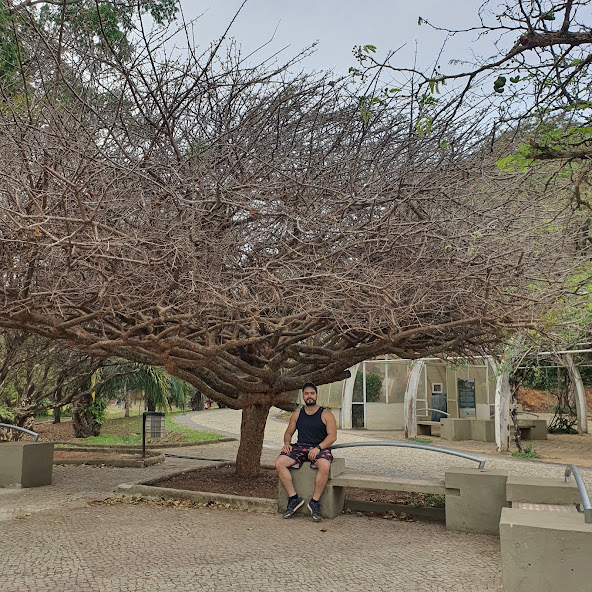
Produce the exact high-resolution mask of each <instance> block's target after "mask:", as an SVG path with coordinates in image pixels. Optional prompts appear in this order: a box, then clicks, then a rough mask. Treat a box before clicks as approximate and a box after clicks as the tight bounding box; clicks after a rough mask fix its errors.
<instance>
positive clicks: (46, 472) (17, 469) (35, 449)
mask: <svg viewBox="0 0 592 592" xmlns="http://www.w3.org/2000/svg"><path fill="white" fill-rule="evenodd" d="M52 476H53V442H2V443H0V487H16V488H19V487H39V486H41V485H50V484H51V480H52Z"/></svg>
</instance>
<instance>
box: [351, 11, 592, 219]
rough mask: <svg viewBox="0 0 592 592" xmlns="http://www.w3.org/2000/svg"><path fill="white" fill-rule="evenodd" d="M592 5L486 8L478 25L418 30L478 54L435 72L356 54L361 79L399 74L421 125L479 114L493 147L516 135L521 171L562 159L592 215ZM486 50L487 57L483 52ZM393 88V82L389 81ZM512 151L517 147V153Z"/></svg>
mask: <svg viewBox="0 0 592 592" xmlns="http://www.w3.org/2000/svg"><path fill="white" fill-rule="evenodd" d="M591 7H592V2H590V0H566V1H555V0H505V1H504V2H492V1H490V0H485V1H484V2H483V3H482V4H481V5H480V7H479V10H478V13H477V15H476V20H475V26H472V27H468V28H465V29H458V28H455V27H454V16H451V20H450V22H449V23H447V24H443V25H440V24H439V23H435V24H432V21H431V20H430V19H429V15H425V16H428V18H421V17H420V19H419V22H418V24H419V25H421V26H423V27H429V28H431V29H435V30H438V31H441V32H445V33H446V34H447V35H448V36H449V37H457V38H458V37H461V38H463V39H464V40H465V41H466V42H467V45H468V46H470V47H471V48H472V51H471V52H470V53H469V52H467V53H466V55H464V56H460V55H459V56H452V57H454V58H455V59H452V60H448V61H445V57H444V56H446V57H450V56H449V54H448V52H446V51H442V52H441V53H440V55H439V56H436V57H435V58H436V59H435V61H434V63H433V64H432V66H430V67H429V68H428V69H427V70H425V71H424V70H421V69H417V68H405V67H401V65H400V63H398V61H397V55H396V52H392V51H391V52H389V53H387V54H386V55H383V54H382V53H381V52H380V51H377V49H376V48H375V47H374V46H368V45H366V46H360V47H358V48H356V55H357V56H358V59H359V61H360V67H359V68H358V69H357V70H356V69H354V70H353V73H354V76H365V77H369V76H370V74H371V75H372V76H373V77H377V76H379V73H380V72H382V74H384V73H388V74H389V76H390V77H392V76H395V77H396V78H397V80H398V82H399V83H400V85H401V86H402V90H408V91H409V92H411V93H412V94H413V97H414V99H415V111H414V113H415V118H414V124H415V125H416V126H418V127H424V128H425V127H426V126H430V125H432V124H433V122H435V121H436V120H437V121H439V122H440V124H441V125H445V123H446V122H449V123H450V124H452V125H454V122H455V121H456V119H457V117H459V116H460V117H466V116H467V114H468V113H472V117H473V119H474V120H475V121H476V122H478V125H479V127H480V128H481V130H482V133H484V134H487V135H489V136H490V139H491V143H492V145H493V143H494V142H495V139H496V138H497V136H499V135H500V134H505V135H506V138H507V136H508V134H510V133H512V134H513V135H514V139H515V145H514V146H513V150H512V151H511V152H509V154H507V155H506V156H509V155H511V154H512V153H514V154H515V155H516V156H517V158H516V161H517V162H518V163H519V165H520V166H523V167H524V166H528V165H529V164H530V163H531V162H533V161H554V162H557V163H560V164H561V165H562V167H561V172H562V174H564V175H565V174H567V175H569V176H570V179H571V181H572V191H573V193H572V197H573V200H574V205H575V206H576V207H579V206H582V205H584V206H586V207H587V208H590V202H589V195H590V189H589V187H590V162H589V159H590V155H591V154H592V134H591V133H590V127H591V123H592V118H591V112H590V92H589V88H590V83H591V75H590V65H591V64H592V52H591V49H592V34H591V33H592V21H591V13H590V8H591ZM479 52H481V53H479ZM391 85H392V83H391ZM510 148H512V147H510Z"/></svg>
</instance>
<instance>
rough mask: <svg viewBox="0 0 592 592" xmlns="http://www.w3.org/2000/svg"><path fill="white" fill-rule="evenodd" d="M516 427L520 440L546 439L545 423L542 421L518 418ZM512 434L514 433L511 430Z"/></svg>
mask: <svg viewBox="0 0 592 592" xmlns="http://www.w3.org/2000/svg"><path fill="white" fill-rule="evenodd" d="M518 427H519V428H520V437H521V439H522V440H546V439H547V421H546V420H544V419H531V418H523V419H521V418H518ZM512 428H513V426H512ZM512 432H514V430H513V429H512Z"/></svg>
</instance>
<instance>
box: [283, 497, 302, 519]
mask: <svg viewBox="0 0 592 592" xmlns="http://www.w3.org/2000/svg"><path fill="white" fill-rule="evenodd" d="M303 503H304V500H303V499H302V498H301V497H300V496H298V497H297V498H295V499H293V500H291V499H288V507H287V508H286V511H285V512H284V518H289V517H290V516H292V515H293V514H295V513H296V510H297V509H298V508H299V507H300V506H302V504H303Z"/></svg>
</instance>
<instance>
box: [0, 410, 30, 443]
mask: <svg viewBox="0 0 592 592" xmlns="http://www.w3.org/2000/svg"><path fill="white" fill-rule="evenodd" d="M8 423H10V424H12V425H15V426H18V427H19V428H25V429H26V430H33V428H34V425H35V418H34V417H33V413H31V412H30V411H28V412H26V413H19V411H18V410H17V411H15V413H14V419H13V421H12V422H8ZM7 431H8V439H9V440H12V441H13V442H18V441H19V440H21V439H22V438H23V437H24V436H25V434H24V433H23V432H20V431H19V430H7ZM33 431H35V430H33Z"/></svg>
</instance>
